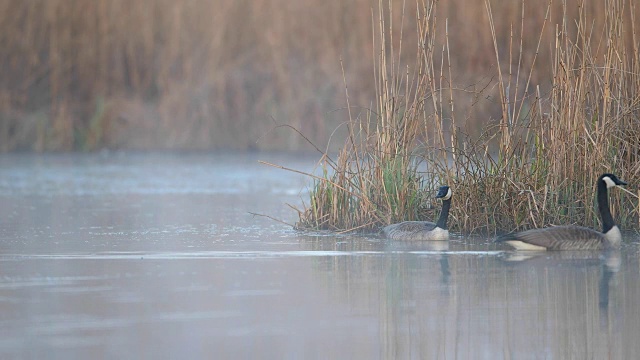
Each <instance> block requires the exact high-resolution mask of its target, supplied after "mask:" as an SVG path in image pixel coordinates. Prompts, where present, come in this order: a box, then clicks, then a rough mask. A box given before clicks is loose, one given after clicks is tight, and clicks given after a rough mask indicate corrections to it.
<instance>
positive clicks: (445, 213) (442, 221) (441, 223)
mask: <svg viewBox="0 0 640 360" xmlns="http://www.w3.org/2000/svg"><path fill="white" fill-rule="evenodd" d="M450 207H451V198H448V199H447V200H444V201H442V211H440V217H439V218H438V222H437V223H436V226H437V227H439V228H440V229H445V230H446V229H447V219H448V218H449V208H450Z"/></svg>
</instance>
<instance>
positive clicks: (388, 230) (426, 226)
mask: <svg viewBox="0 0 640 360" xmlns="http://www.w3.org/2000/svg"><path fill="white" fill-rule="evenodd" d="M436 198H440V199H442V210H441V211H440V217H439V218H438V222H437V223H432V222H429V221H404V222H401V223H398V224H391V225H389V226H385V227H384V228H383V229H382V232H383V233H384V235H385V236H386V237H387V238H388V239H391V240H407V241H412V240H426V241H428V240H432V241H435V240H448V239H449V230H447V219H448V218H449V208H450V207H451V189H450V188H449V187H448V186H441V187H440V190H439V191H438V194H437V195H436Z"/></svg>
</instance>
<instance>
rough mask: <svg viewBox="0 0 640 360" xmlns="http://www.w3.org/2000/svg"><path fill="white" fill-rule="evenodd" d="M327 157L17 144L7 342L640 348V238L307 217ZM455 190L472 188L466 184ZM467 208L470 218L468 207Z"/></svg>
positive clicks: (333, 350) (371, 351) (4, 220)
mask: <svg viewBox="0 0 640 360" xmlns="http://www.w3.org/2000/svg"><path fill="white" fill-rule="evenodd" d="M260 159H261V160H265V161H269V162H272V163H276V164H280V165H284V166H287V167H290V168H295V169H298V170H302V171H313V169H314V162H315V157H313V156H311V157H296V156H291V155H281V154H261V155H254V154H249V155H239V154H218V155H212V154H195V155H194V154H190V155H170V154H152V155H149V154H120V153H102V154H91V155H68V154H66V155H21V154H17V155H16V154H14V155H2V156H0V269H1V270H0V358H3V359H6V358H59V359H69V358H134V359H138V358H154V359H155V358H184V359H187V358H189V359H193V358H229V359H236V358H240V359H242V358H270V359H298V358H345V359H350V358H363V359H378V358H415V359H426V358H442V359H444V358H465V359H466V358H474V359H499V358H517V359H530V358H578V359H585V358H590V359H601V358H619V359H630V358H635V357H636V356H637V354H640V341H638V334H640V304H639V301H640V286H638V285H639V281H640V263H639V261H638V258H639V257H640V245H639V241H638V238H637V236H636V235H634V234H627V235H626V236H625V243H624V245H623V247H622V249H621V250H620V251H619V252H612V253H601V252H562V253H560V252H556V253H551V252H550V253H534V254H522V253H515V252H512V251H509V250H508V249H506V248H502V247H496V246H495V245H493V244H491V239H483V238H465V237H461V236H455V237H454V238H453V239H452V240H451V241H449V242H436V243H429V242H415V243H401V242H392V241H387V240H384V239H381V238H379V237H377V236H375V235H371V236H336V235H331V234H305V233H300V232H296V231H294V230H293V229H292V228H291V227H289V226H287V225H285V224H282V223H279V222H276V221H273V220H271V219H268V218H265V217H257V216H253V215H251V214H250V212H255V213H262V214H267V215H270V216H272V217H274V218H278V219H282V220H284V221H286V222H290V223H292V222H295V220H296V217H297V215H296V213H295V211H294V210H292V209H291V208H289V207H288V206H287V205H286V204H287V203H288V204H292V205H295V206H300V204H301V202H302V201H303V200H306V194H307V191H308V189H307V187H308V185H309V183H310V180H309V179H308V178H305V177H304V176H302V175H299V174H295V173H292V172H287V171H283V170H279V169H275V168H272V167H268V166H265V165H261V164H259V163H258V162H257V161H258V160H260ZM454 201H456V199H455V197H454ZM452 221H455V219H454V220H452Z"/></svg>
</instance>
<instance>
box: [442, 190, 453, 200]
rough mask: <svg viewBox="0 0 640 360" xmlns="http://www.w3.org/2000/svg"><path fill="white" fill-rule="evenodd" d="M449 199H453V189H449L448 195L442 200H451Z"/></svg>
mask: <svg viewBox="0 0 640 360" xmlns="http://www.w3.org/2000/svg"><path fill="white" fill-rule="evenodd" d="M449 199H451V188H449V189H448V190H447V195H445V196H444V197H443V198H442V200H449Z"/></svg>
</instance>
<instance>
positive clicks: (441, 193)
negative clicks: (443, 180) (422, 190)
mask: <svg viewBox="0 0 640 360" xmlns="http://www.w3.org/2000/svg"><path fill="white" fill-rule="evenodd" d="M436 199H442V200H449V199H451V189H450V188H449V187H448V186H440V189H439V190H438V194H437V195H436Z"/></svg>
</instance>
